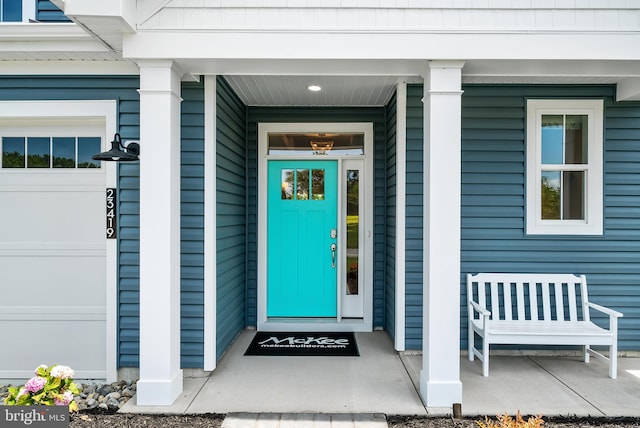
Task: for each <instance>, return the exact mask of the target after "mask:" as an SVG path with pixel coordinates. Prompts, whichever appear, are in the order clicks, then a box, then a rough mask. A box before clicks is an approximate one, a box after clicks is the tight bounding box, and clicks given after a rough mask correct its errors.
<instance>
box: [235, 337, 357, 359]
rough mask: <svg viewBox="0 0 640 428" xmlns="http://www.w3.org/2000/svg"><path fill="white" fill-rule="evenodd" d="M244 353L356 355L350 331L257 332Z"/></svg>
mask: <svg viewBox="0 0 640 428" xmlns="http://www.w3.org/2000/svg"><path fill="white" fill-rule="evenodd" d="M244 355H261V356H305V357H306V356H311V357H359V356H360V352H359V351H358V344H357V343H356V337H355V335H354V334H353V333H315V332H314V333H289V332H267V331H259V332H257V333H256V335H255V337H254V338H253V341H252V342H251V345H249V348H247V351H246V352H245V353H244Z"/></svg>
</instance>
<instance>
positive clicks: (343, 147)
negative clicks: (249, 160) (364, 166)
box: [267, 133, 364, 156]
mask: <svg viewBox="0 0 640 428" xmlns="http://www.w3.org/2000/svg"><path fill="white" fill-rule="evenodd" d="M267 154H269V155H289V156H301V155H302V156H306V155H321V156H348V155H363V154H364V134H360V133H358V134H351V133H348V134H347V133H345V134H342V133H286V134H285V133H269V150H268V152H267Z"/></svg>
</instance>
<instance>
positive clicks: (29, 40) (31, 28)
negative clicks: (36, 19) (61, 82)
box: [0, 24, 108, 52]
mask: <svg viewBox="0 0 640 428" xmlns="http://www.w3.org/2000/svg"><path fill="white" fill-rule="evenodd" d="M3 51H4V52H108V50H107V49H106V48H105V47H104V46H103V45H101V44H100V43H98V42H97V41H95V40H94V39H93V37H91V36H90V35H89V34H87V33H86V32H85V31H84V30H82V29H81V28H80V27H78V26H77V25H76V24H8V25H5V24H3V25H0V52H3Z"/></svg>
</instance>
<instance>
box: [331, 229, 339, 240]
mask: <svg viewBox="0 0 640 428" xmlns="http://www.w3.org/2000/svg"><path fill="white" fill-rule="evenodd" d="M329 237H330V238H331V239H336V238H337V237H338V231H337V230H336V229H331V232H329Z"/></svg>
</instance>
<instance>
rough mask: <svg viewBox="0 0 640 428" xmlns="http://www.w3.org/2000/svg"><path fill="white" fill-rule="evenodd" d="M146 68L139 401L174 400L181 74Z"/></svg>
mask: <svg viewBox="0 0 640 428" xmlns="http://www.w3.org/2000/svg"><path fill="white" fill-rule="evenodd" d="M139 66H140V380H139V381H138V385H137V404H138V405H170V404H172V403H173V402H174V401H175V399H176V398H177V397H178V395H180V393H181V392H182V370H181V369H180V102H181V101H182V100H181V98H180V77H181V72H180V71H179V69H178V67H177V66H176V65H175V64H174V63H173V61H170V60H166V61H164V60H163V61H144V62H141V63H140V64H139Z"/></svg>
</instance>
